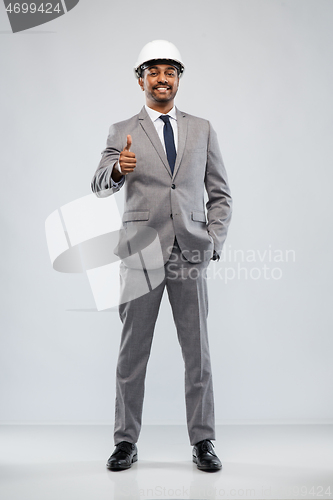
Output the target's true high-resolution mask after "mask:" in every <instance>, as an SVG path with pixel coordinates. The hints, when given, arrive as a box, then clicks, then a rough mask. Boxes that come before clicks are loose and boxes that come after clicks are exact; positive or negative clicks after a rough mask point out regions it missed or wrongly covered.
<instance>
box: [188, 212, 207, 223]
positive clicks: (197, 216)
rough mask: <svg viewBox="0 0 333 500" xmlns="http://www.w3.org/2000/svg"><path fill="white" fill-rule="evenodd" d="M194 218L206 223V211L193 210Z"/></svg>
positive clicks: (192, 215)
mask: <svg viewBox="0 0 333 500" xmlns="http://www.w3.org/2000/svg"><path fill="white" fill-rule="evenodd" d="M191 218H192V220H195V221H198V222H204V223H206V216H205V212H191Z"/></svg>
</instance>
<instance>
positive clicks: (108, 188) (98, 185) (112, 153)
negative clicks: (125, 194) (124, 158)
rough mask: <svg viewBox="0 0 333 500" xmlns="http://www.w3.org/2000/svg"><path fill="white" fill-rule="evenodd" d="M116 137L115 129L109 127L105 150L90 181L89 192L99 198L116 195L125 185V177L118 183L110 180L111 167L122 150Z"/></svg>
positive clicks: (112, 126)
mask: <svg viewBox="0 0 333 500" xmlns="http://www.w3.org/2000/svg"><path fill="white" fill-rule="evenodd" d="M118 135H119V134H117V129H116V127H115V126H114V125H111V127H110V130H109V135H108V138H107V143H106V148H105V149H104V150H103V151H102V158H101V161H100V162H99V165H98V167H97V170H96V172H95V174H94V177H93V178H92V181H91V190H92V191H93V193H95V194H96V196H98V197H99V198H105V197H106V196H110V195H111V194H114V193H116V192H117V191H119V189H120V188H121V187H122V186H123V185H124V183H125V177H126V176H125V175H124V176H123V177H122V178H121V180H120V181H119V182H114V180H113V179H112V178H111V174H112V169H113V166H114V164H115V163H116V162H117V161H118V159H119V155H120V151H121V150H122V146H121V143H120V141H119V137H118Z"/></svg>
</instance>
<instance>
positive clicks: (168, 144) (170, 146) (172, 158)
mask: <svg viewBox="0 0 333 500" xmlns="http://www.w3.org/2000/svg"><path fill="white" fill-rule="evenodd" d="M160 118H161V120H163V121H164V127H163V135H164V143H165V149H166V155H167V158H168V162H169V165H170V170H171V173H172V174H173V169H174V167H175V162H176V147H175V139H174V136H173V130H172V125H171V123H170V119H169V115H161V116H160Z"/></svg>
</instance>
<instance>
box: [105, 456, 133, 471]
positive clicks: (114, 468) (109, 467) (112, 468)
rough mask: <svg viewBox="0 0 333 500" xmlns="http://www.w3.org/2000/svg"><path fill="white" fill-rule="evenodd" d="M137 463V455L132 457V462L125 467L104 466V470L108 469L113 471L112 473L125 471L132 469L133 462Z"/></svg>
mask: <svg viewBox="0 0 333 500" xmlns="http://www.w3.org/2000/svg"><path fill="white" fill-rule="evenodd" d="M137 461H138V455H137V454H136V455H134V456H133V458H132V462H131V463H130V464H129V465H126V466H115V465H109V464H106V468H107V469H109V470H113V471H118V470H127V469H130V468H131V467H132V464H133V463H134V462H137Z"/></svg>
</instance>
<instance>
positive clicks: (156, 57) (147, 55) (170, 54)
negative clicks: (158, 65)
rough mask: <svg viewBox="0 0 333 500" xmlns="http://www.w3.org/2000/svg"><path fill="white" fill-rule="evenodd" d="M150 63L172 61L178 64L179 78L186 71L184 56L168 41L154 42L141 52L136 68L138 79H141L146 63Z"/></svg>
mask: <svg viewBox="0 0 333 500" xmlns="http://www.w3.org/2000/svg"><path fill="white" fill-rule="evenodd" d="M150 61H172V62H175V63H177V64H176V65H175V66H176V68H177V69H178V73H179V76H181V75H182V73H183V71H184V69H185V68H184V64H183V63H182V56H181V55H180V52H179V50H178V49H177V47H175V45H174V44H173V43H171V42H168V41H167V40H153V41H152V42H149V43H147V44H146V45H145V46H144V47H143V49H142V50H141V52H140V54H139V57H138V61H137V63H136V64H135V66H134V72H135V75H136V77H137V78H140V76H141V71H142V69H145V68H141V66H142V65H143V64H144V63H148V62H150Z"/></svg>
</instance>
